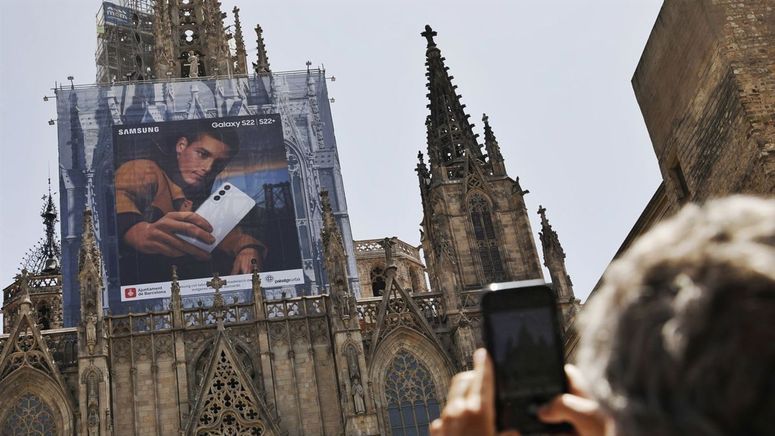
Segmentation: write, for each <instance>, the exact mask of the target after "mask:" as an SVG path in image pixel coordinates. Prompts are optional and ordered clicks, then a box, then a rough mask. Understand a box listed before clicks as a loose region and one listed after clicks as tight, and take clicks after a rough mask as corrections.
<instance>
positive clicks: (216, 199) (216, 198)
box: [213, 195, 221, 201]
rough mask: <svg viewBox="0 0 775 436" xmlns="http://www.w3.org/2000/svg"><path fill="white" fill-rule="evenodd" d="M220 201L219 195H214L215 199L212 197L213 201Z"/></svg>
mask: <svg viewBox="0 0 775 436" xmlns="http://www.w3.org/2000/svg"><path fill="white" fill-rule="evenodd" d="M220 199H221V196H220V195H216V196H215V197H213V200H215V201H218V200H220Z"/></svg>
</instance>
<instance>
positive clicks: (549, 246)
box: [538, 205, 565, 266]
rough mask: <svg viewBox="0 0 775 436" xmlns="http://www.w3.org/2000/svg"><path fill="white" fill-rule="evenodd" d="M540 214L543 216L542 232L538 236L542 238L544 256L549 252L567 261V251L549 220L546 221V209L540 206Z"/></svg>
mask: <svg viewBox="0 0 775 436" xmlns="http://www.w3.org/2000/svg"><path fill="white" fill-rule="evenodd" d="M538 214H539V215H541V231H540V232H538V234H539V235H540V236H541V245H542V246H543V249H544V256H545V257H546V256H547V254H548V253H547V252H549V253H551V254H552V255H556V256H558V257H560V258H562V259H565V251H563V249H562V245H560V238H559V237H558V236H557V232H555V231H554V229H552V225H551V224H549V220H548V219H546V208H545V207H543V206H541V205H539V206H538ZM547 266H548V265H547Z"/></svg>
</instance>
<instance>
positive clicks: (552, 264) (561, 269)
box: [538, 206, 581, 328]
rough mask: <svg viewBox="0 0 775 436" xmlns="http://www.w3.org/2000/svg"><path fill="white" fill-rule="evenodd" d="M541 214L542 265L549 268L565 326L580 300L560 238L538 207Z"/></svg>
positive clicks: (570, 321) (571, 317)
mask: <svg viewBox="0 0 775 436" xmlns="http://www.w3.org/2000/svg"><path fill="white" fill-rule="evenodd" d="M538 214H539V215H541V231H540V232H538V235H539V236H540V238H541V248H542V249H543V251H544V266H546V268H547V269H548V270H549V275H550V276H551V278H552V286H553V288H554V292H555V295H556V296H557V305H558V306H559V310H560V312H559V313H560V314H561V315H562V320H563V324H564V325H565V327H566V328H567V326H569V325H570V324H571V323H572V321H573V317H574V316H575V314H576V312H577V311H578V309H579V307H580V306H581V302H580V301H579V300H578V299H577V298H576V296H575V295H574V294H573V282H571V279H570V276H569V275H568V270H567V269H566V268H565V250H563V249H562V245H561V244H560V238H559V237H558V236H557V232H556V231H554V229H553V228H552V225H551V224H549V220H548V219H547V218H546V209H545V208H544V207H543V206H539V207H538Z"/></svg>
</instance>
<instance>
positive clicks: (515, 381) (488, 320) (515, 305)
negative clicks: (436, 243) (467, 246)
mask: <svg viewBox="0 0 775 436" xmlns="http://www.w3.org/2000/svg"><path fill="white" fill-rule="evenodd" d="M494 287H495V288H496V289H497V288H498V286H497V285H495V286H494ZM501 287H502V286H501ZM482 312H483V314H484V341H485V344H486V346H487V351H488V352H489V354H490V356H491V357H492V361H493V364H494V368H495V405H496V412H495V415H496V425H497V428H498V430H499V431H504V430H510V429H516V430H519V431H520V432H521V433H522V434H533V433H558V432H569V431H571V427H570V425H568V424H564V423H561V424H546V423H544V422H542V421H540V420H539V419H538V416H537V413H538V410H539V408H540V407H541V406H543V405H545V404H546V403H548V402H549V401H550V400H552V399H553V398H555V397H556V396H557V395H559V394H562V393H565V392H568V383H567V379H566V377H565V372H564V370H563V365H564V359H563V348H562V339H561V335H560V325H559V320H558V318H557V307H556V302H555V298H554V294H553V292H552V290H551V289H550V288H549V287H548V286H547V285H546V284H538V283H536V282H535V281H529V282H527V281H526V282H524V283H522V286H520V285H519V284H515V286H513V287H510V288H508V289H498V290H493V291H492V292H488V293H486V294H485V295H484V297H483V299H482Z"/></svg>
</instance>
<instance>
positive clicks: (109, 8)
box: [94, 0, 154, 84]
mask: <svg viewBox="0 0 775 436" xmlns="http://www.w3.org/2000/svg"><path fill="white" fill-rule="evenodd" d="M120 3H121V4H114V3H109V2H103V3H102V5H101V6H100V9H99V11H98V12H97V51H96V53H95V55H94V57H95V61H96V64H97V83H102V84H104V83H114V82H123V81H135V80H147V79H152V78H154V75H153V73H154V72H153V47H154V39H153V0H123V1H121V2H120Z"/></svg>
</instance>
